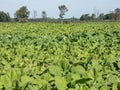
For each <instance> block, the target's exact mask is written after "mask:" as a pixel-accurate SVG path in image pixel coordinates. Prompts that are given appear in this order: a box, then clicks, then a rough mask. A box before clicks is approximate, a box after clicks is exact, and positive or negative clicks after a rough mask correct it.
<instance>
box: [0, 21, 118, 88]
mask: <svg viewBox="0 0 120 90" xmlns="http://www.w3.org/2000/svg"><path fill="white" fill-rule="evenodd" d="M119 89H120V23H119V22H97V23H96V22H92V23H91V22H89V23H77V24H73V23H71V24H55V23H0V90H119Z"/></svg>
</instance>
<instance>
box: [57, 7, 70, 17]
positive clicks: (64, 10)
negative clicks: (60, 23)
mask: <svg viewBox="0 0 120 90" xmlns="http://www.w3.org/2000/svg"><path fill="white" fill-rule="evenodd" d="M58 8H59V10H60V15H59V17H60V18H61V19H63V15H65V13H66V12H67V11H68V9H67V7H66V6H65V5H60V6H59V7H58Z"/></svg>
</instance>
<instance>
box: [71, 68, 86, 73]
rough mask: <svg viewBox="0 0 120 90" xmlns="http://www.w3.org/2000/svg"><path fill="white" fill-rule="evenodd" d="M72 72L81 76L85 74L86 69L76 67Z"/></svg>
mask: <svg viewBox="0 0 120 90" xmlns="http://www.w3.org/2000/svg"><path fill="white" fill-rule="evenodd" d="M72 72H73V73H75V74H79V75H80V74H84V73H85V69H84V68H83V67H82V66H76V67H73V68H72Z"/></svg>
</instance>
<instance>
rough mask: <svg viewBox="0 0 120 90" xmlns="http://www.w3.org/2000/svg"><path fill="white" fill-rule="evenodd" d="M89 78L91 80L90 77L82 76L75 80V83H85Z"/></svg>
mask: <svg viewBox="0 0 120 90" xmlns="http://www.w3.org/2000/svg"><path fill="white" fill-rule="evenodd" d="M90 80H92V79H91V78H82V79H79V80H76V84H77V83H80V84H86V83H87V82H88V81H90Z"/></svg>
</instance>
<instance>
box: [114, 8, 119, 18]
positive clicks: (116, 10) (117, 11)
mask: <svg viewBox="0 0 120 90" xmlns="http://www.w3.org/2000/svg"><path fill="white" fill-rule="evenodd" d="M114 12H115V19H116V20H120V9H119V8H116V9H115V10H114Z"/></svg>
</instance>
